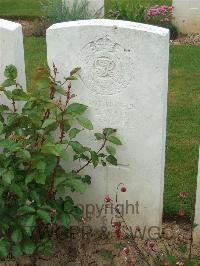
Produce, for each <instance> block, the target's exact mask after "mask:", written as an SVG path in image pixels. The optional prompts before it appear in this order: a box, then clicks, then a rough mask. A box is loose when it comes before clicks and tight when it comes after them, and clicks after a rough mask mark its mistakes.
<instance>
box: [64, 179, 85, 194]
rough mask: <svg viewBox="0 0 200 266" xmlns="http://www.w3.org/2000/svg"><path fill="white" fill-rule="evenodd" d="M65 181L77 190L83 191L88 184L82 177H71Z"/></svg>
mask: <svg viewBox="0 0 200 266" xmlns="http://www.w3.org/2000/svg"><path fill="white" fill-rule="evenodd" d="M65 183H66V185H67V186H69V187H71V188H72V189H74V190H75V191H77V192H80V193H83V192H84V191H85V190H86V184H85V183H83V181H82V180H81V179H69V180H66V182H65Z"/></svg>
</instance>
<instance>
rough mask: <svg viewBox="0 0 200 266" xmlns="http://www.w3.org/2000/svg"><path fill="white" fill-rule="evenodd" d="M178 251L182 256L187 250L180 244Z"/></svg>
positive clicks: (185, 246)
mask: <svg viewBox="0 0 200 266" xmlns="http://www.w3.org/2000/svg"><path fill="white" fill-rule="evenodd" d="M179 250H180V252H181V253H182V254H185V253H186V252H187V250H188V248H187V245H185V244H181V245H180V246H179Z"/></svg>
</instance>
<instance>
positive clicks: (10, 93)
mask: <svg viewBox="0 0 200 266" xmlns="http://www.w3.org/2000/svg"><path fill="white" fill-rule="evenodd" d="M4 83H6V81H5V82H4ZM4 83H3V84H4ZM13 83H14V82H10V83H8V82H7V83H6V84H5V85H8V86H7V87H9V86H12V85H15V83H14V84H13ZM11 84H12V85H11ZM5 85H4V86H5ZM5 87H6V86H5ZM4 94H5V95H6V97H7V98H8V99H9V100H11V99H12V92H11V91H6V90H5V91H4Z"/></svg>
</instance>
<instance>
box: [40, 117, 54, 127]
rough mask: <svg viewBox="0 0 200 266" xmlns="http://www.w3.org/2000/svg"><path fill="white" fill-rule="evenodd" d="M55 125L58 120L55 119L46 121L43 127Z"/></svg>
mask: <svg viewBox="0 0 200 266" xmlns="http://www.w3.org/2000/svg"><path fill="white" fill-rule="evenodd" d="M54 123H56V119H53V118H48V119H46V120H45V121H44V123H43V125H42V128H46V127H48V126H50V125H53V124H54Z"/></svg>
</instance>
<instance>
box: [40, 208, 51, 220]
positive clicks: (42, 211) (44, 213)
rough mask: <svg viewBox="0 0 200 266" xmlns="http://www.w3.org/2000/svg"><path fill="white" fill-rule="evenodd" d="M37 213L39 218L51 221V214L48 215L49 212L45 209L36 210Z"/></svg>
mask: <svg viewBox="0 0 200 266" xmlns="http://www.w3.org/2000/svg"><path fill="white" fill-rule="evenodd" d="M37 215H38V217H39V218H41V219H42V220H44V221H45V222H47V223H51V216H50V214H49V213H48V212H47V211H44V210H38V211H37Z"/></svg>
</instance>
